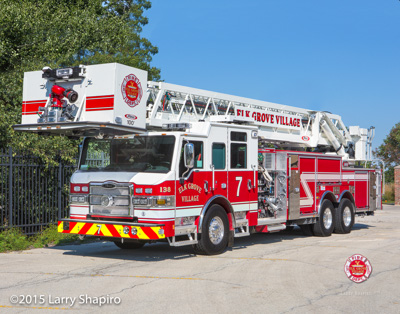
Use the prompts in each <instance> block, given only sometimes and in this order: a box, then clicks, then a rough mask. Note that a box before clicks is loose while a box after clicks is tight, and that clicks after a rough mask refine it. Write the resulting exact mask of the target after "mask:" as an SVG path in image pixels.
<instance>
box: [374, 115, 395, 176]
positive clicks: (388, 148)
mask: <svg viewBox="0 0 400 314" xmlns="http://www.w3.org/2000/svg"><path fill="white" fill-rule="evenodd" d="M374 154H375V156H377V157H379V158H381V159H382V160H383V161H384V162H385V164H386V168H387V170H386V173H385V174H386V180H387V182H393V180H394V167H395V166H398V165H400V122H399V123H397V124H396V125H395V126H394V127H393V128H392V129H391V130H390V133H389V134H388V136H387V137H386V138H385V140H384V141H383V144H382V145H380V146H379V147H378V148H377V149H376V150H375V151H374Z"/></svg>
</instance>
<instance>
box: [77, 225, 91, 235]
mask: <svg viewBox="0 0 400 314" xmlns="http://www.w3.org/2000/svg"><path fill="white" fill-rule="evenodd" d="M92 226H93V224H91V223H86V224H84V226H83V227H82V229H81V230H79V232H78V234H86V232H88V231H89V229H90V227H92Z"/></svg>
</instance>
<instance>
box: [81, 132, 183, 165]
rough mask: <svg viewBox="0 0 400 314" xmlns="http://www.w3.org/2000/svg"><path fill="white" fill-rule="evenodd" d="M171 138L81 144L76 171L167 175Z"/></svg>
mask: <svg viewBox="0 0 400 314" xmlns="http://www.w3.org/2000/svg"><path fill="white" fill-rule="evenodd" d="M174 144H175V137H174V136H161V135H160V136H135V137H134V138H130V139H105V140H98V139H94V138H87V139H86V140H85V142H84V146H83V152H82V158H81V162H80V165H79V169H80V170H83V171H129V172H157V173H167V172H168V171H170V170H171V161H172V155H173V152H174Z"/></svg>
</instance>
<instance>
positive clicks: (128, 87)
mask: <svg viewBox="0 0 400 314" xmlns="http://www.w3.org/2000/svg"><path fill="white" fill-rule="evenodd" d="M121 92H122V97H123V98H124V101H125V102H126V103H127V104H128V106H129V107H135V106H137V105H139V103H140V100H141V99H142V96H143V90H142V85H141V84H140V81H139V79H138V78H137V77H136V76H135V75H133V74H129V75H127V76H125V78H124V80H123V82H122V85H121Z"/></svg>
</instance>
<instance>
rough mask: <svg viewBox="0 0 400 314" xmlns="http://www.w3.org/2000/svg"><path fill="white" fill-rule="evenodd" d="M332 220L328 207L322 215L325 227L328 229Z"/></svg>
mask: <svg viewBox="0 0 400 314" xmlns="http://www.w3.org/2000/svg"><path fill="white" fill-rule="evenodd" d="M332 221H333V219H332V211H331V210H330V209H329V208H328V209H327V210H325V212H324V216H323V217H322V222H323V223H324V227H325V229H329V228H330V227H331V226H332Z"/></svg>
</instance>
